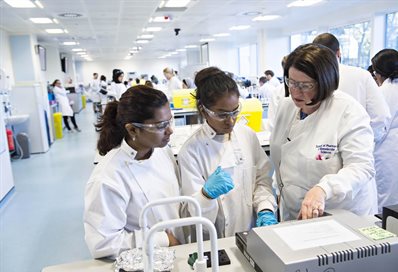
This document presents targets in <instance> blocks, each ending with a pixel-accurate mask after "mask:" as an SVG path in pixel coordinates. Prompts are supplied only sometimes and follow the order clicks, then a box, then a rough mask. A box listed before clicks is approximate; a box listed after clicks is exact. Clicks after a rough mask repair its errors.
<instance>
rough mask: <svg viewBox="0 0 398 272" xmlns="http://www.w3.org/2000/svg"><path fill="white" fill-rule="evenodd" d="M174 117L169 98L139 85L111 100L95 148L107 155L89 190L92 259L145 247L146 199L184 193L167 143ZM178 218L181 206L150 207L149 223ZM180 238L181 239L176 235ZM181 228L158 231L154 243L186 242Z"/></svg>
mask: <svg viewBox="0 0 398 272" xmlns="http://www.w3.org/2000/svg"><path fill="white" fill-rule="evenodd" d="M172 120H173V117H172V114H171V111H170V106H169V103H168V100H167V97H166V96H165V95H164V94H163V93H162V92H161V91H158V90H155V89H152V88H149V87H147V86H143V85H139V86H135V87H131V88H129V89H128V90H127V91H126V92H125V93H124V94H122V96H121V98H120V100H119V101H113V102H110V103H108V105H107V107H106V109H105V113H104V115H103V117H102V120H101V122H100V123H99V124H98V125H97V128H99V131H100V137H99V140H98V144H97V148H98V150H99V153H100V154H101V155H103V156H105V157H104V158H103V159H102V160H101V161H100V163H99V164H98V165H97V166H95V168H94V171H93V172H92V174H91V176H90V178H89V181H88V183H87V185H86V191H85V208H84V229H85V240H86V243H87V245H88V248H89V250H90V252H91V254H92V256H93V257H94V258H101V257H110V258H115V257H117V256H118V255H119V254H120V252H121V251H123V250H127V249H131V248H135V247H142V243H143V241H142V236H141V231H140V227H139V216H140V212H141V210H142V208H143V207H144V205H146V204H147V203H148V202H150V201H153V200H159V199H163V198H166V197H175V196H179V195H180V185H179V171H178V168H177V165H176V161H175V159H174V155H173V153H172V151H171V150H170V148H168V147H167V143H168V142H169V140H170V135H171V134H172V133H173V131H172V129H171V123H172ZM177 218H179V205H178V204H173V205H169V206H158V207H154V208H152V209H151V212H150V213H149V217H148V223H149V227H151V226H153V225H154V224H155V223H157V222H161V221H164V220H169V219H177ZM176 237H177V238H176ZM183 239H184V237H183V234H182V231H181V230H180V229H179V228H177V229H172V230H166V231H163V232H159V233H158V234H157V235H156V236H155V243H156V244H157V245H159V246H173V245H177V244H179V243H180V242H183Z"/></svg>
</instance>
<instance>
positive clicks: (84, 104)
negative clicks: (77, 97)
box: [82, 94, 87, 109]
mask: <svg viewBox="0 0 398 272" xmlns="http://www.w3.org/2000/svg"><path fill="white" fill-rule="evenodd" d="M86 103H87V98H86V96H85V95H84V94H83V95H82V108H83V109H85V108H86Z"/></svg>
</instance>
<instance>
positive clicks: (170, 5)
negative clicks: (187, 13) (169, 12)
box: [164, 0, 190, 8]
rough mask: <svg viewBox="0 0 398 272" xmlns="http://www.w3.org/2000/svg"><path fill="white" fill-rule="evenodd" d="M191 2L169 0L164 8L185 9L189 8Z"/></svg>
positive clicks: (188, 0) (186, 0)
mask: <svg viewBox="0 0 398 272" xmlns="http://www.w3.org/2000/svg"><path fill="white" fill-rule="evenodd" d="M189 2H190V0H168V1H166V3H165V5H164V7H166V8H184V7H186V6H188V4H189Z"/></svg>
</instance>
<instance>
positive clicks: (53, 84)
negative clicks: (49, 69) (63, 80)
mask: <svg viewBox="0 0 398 272" xmlns="http://www.w3.org/2000/svg"><path fill="white" fill-rule="evenodd" d="M57 81H60V80H59V79H56V80H54V82H53V83H52V84H51V86H53V87H55V83H57Z"/></svg>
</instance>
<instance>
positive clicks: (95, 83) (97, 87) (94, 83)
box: [90, 79, 101, 103]
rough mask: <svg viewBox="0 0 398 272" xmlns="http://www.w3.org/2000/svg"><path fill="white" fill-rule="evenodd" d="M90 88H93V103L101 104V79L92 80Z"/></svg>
mask: <svg viewBox="0 0 398 272" xmlns="http://www.w3.org/2000/svg"><path fill="white" fill-rule="evenodd" d="M90 88H91V101H93V103H99V102H101V96H100V93H99V91H100V80H99V79H92V80H91V83H90Z"/></svg>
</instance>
